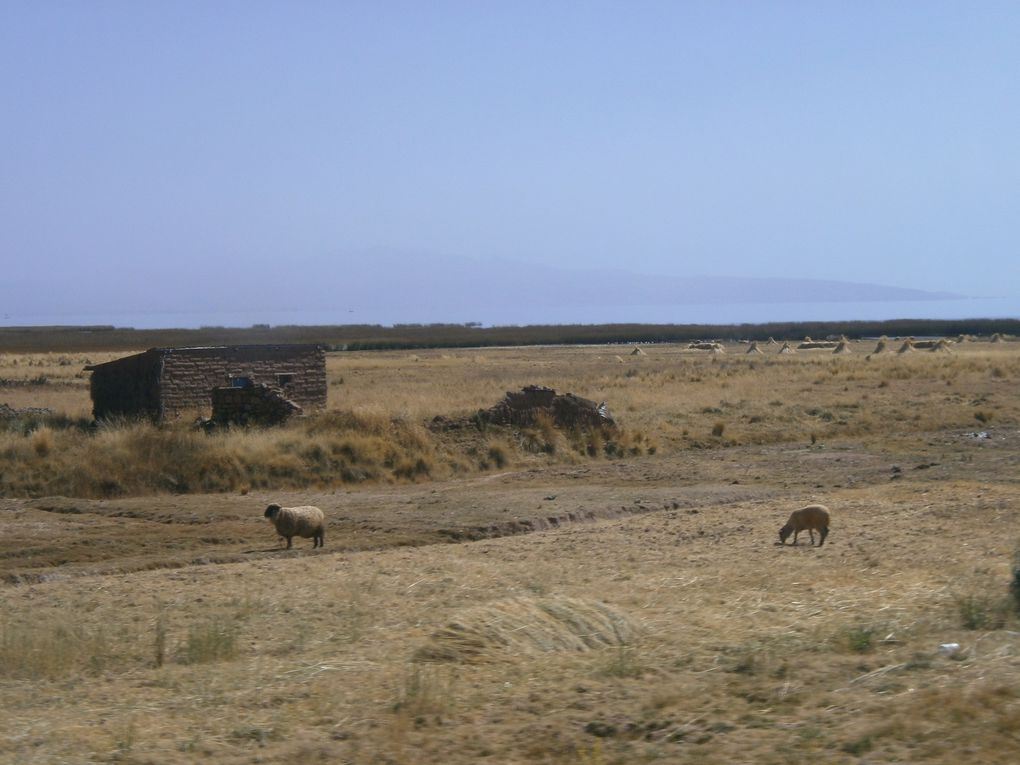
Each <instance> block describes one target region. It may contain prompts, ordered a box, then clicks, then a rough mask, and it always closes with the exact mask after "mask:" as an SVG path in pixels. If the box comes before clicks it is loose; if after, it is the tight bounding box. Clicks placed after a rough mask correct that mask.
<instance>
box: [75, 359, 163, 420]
mask: <svg viewBox="0 0 1020 765" xmlns="http://www.w3.org/2000/svg"><path fill="white" fill-rule="evenodd" d="M91 371H92V378H91V379H90V380H89V392H90V394H91V395H92V416H93V417H95V418H96V419H97V420H102V419H106V418H109V417H118V416H120V417H137V416H145V417H150V418H153V419H156V418H158V417H159V416H160V413H161V408H160V401H159V374H160V356H159V352H158V351H156V350H149V351H146V352H145V353H138V354H135V355H134V356H127V357H125V358H123V359H117V360H116V361H111V362H108V363H106V364H99V365H97V366H95V367H92V368H91Z"/></svg>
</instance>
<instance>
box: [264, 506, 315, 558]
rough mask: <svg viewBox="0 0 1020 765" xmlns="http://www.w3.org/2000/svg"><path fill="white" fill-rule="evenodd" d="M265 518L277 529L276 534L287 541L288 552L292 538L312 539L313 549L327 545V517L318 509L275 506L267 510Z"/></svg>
mask: <svg viewBox="0 0 1020 765" xmlns="http://www.w3.org/2000/svg"><path fill="white" fill-rule="evenodd" d="M265 517H266V518H268V519H269V520H270V522H271V523H272V524H273V526H275V527H276V533H277V534H279V535H280V536H281V537H283V538H284V539H286V540H287V549H288V550H289V549H290V544H291V538H292V537H304V538H305V539H308V538H309V537H312V538H313V539H314V542H313V543H312V548H316V547H322V546H323V545H324V544H325V538H326V517H325V516H324V515H323V514H322V511H321V510H320V509H319V508H317V507H313V506H312V505H304V506H302V507H280V506H279V505H275V504H274V505H270V506H269V507H267V508H266V512H265Z"/></svg>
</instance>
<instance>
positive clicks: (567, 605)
mask: <svg viewBox="0 0 1020 765" xmlns="http://www.w3.org/2000/svg"><path fill="white" fill-rule="evenodd" d="M634 635H635V626H634V624H633V623H632V622H631V620H630V619H629V618H628V617H627V616H626V615H625V614H623V613H621V612H620V611H618V610H616V609H615V608H613V607H611V606H608V605H606V604H605V603H601V602H599V601H596V600H585V599H580V598H568V597H547V598H511V599H508V600H501V601H497V602H495V603H489V604H487V605H485V606H481V607H479V608H475V609H472V610H470V611H466V612H465V613H463V614H462V615H461V616H459V617H457V618H455V619H454V620H453V621H451V622H450V623H449V624H447V625H446V626H445V627H442V628H441V629H439V630H437V631H436V632H435V633H434V634H433V635H432V637H431V638H430V639H429V641H428V643H427V644H426V645H424V646H422V647H421V648H419V649H418V651H417V652H416V653H415V656H414V658H415V660H417V661H456V662H472V661H479V660H484V659H492V658H496V657H497V656H498V655H499V654H500V653H504V652H505V653H510V654H513V655H520V654H531V653H536V652H549V651H588V650H591V649H594V648H602V647H605V646H614V645H615V646H618V645H626V644H627V643H629V642H630V641H631V640H632V639H633V637H634Z"/></svg>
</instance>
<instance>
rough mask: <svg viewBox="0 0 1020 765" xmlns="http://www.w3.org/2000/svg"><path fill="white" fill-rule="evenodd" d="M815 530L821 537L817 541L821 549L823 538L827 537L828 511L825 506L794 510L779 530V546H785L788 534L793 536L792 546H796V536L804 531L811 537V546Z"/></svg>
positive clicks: (809, 506)
mask: <svg viewBox="0 0 1020 765" xmlns="http://www.w3.org/2000/svg"><path fill="white" fill-rule="evenodd" d="M816 529H817V530H818V533H819V535H820V536H821V539H820V540H819V541H818V546H819V547H821V546H822V545H823V544H825V538H826V537H827V536H829V509H828V508H827V507H826V506H825V505H808V506H807V507H802V508H801V509H800V510H794V511H793V512H792V513H791V514H790V520H788V521H787V522H786V525H785V526H783V528H781V529H780V530H779V544H781V545H785V544H786V540H787V538H788V537H789V536H790V534H793V544H797V535H798V534H799V533H800V532H802V531H805V530H806V531H807V532H808V534H810V535H811V544H812V545H813V544H814V543H815V530H816Z"/></svg>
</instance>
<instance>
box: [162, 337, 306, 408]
mask: <svg viewBox="0 0 1020 765" xmlns="http://www.w3.org/2000/svg"><path fill="white" fill-rule="evenodd" d="M162 363H163V369H162V374H161V376H160V380H161V382H160V399H161V402H162V406H163V410H164V415H165V416H173V415H176V414H179V413H181V412H183V411H185V410H202V411H205V412H208V411H209V410H210V407H211V405H212V390H213V389H214V388H220V387H230V386H231V385H232V384H241V382H242V381H247V382H248V383H251V384H259V383H261V384H263V385H268V386H270V387H273V388H278V389H279V390H280V391H282V393H283V395H284V396H285V397H286V398H287V399H289V400H291V401H293V402H294V403H295V404H297V405H298V406H300V407H301V408H302V409H303V410H304V411H309V410H313V409H322V408H324V407H325V406H326V357H325V352H324V351H323V350H322V349H321V348H319V347H317V346H283V345H279V346H273V345H265V346H235V347H225V348H181V349H166V350H164V354H163V359H162Z"/></svg>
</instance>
